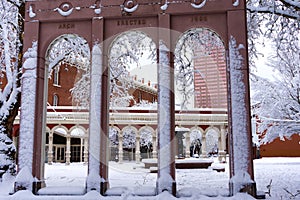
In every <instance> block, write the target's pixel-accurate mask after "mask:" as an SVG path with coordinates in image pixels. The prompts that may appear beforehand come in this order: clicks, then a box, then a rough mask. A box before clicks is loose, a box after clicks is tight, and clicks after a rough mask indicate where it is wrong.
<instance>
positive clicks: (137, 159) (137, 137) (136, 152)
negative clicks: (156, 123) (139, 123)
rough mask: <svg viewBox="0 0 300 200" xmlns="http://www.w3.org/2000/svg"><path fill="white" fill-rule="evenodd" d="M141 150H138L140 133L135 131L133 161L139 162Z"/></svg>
mask: <svg viewBox="0 0 300 200" xmlns="http://www.w3.org/2000/svg"><path fill="white" fill-rule="evenodd" d="M140 159H141V151H140V134H139V133H137V136H136V142H135V162H136V163H140Z"/></svg>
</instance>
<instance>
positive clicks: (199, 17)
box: [191, 15, 207, 22]
mask: <svg viewBox="0 0 300 200" xmlns="http://www.w3.org/2000/svg"><path fill="white" fill-rule="evenodd" d="M191 21H192V22H206V21H207V16H204V15H195V16H192V19H191Z"/></svg>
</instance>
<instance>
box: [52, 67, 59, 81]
mask: <svg viewBox="0 0 300 200" xmlns="http://www.w3.org/2000/svg"><path fill="white" fill-rule="evenodd" d="M59 68H60V67H55V68H54V71H53V85H59Z"/></svg>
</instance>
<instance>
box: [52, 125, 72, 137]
mask: <svg viewBox="0 0 300 200" xmlns="http://www.w3.org/2000/svg"><path fill="white" fill-rule="evenodd" d="M51 131H52V132H53V133H55V134H57V135H60V136H63V137H66V136H67V134H68V132H69V129H68V128H67V127H65V126H63V125H57V126H54V127H53V128H52V129H51Z"/></svg>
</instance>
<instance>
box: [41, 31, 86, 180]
mask: <svg viewBox="0 0 300 200" xmlns="http://www.w3.org/2000/svg"><path fill="white" fill-rule="evenodd" d="M45 58H46V62H45V65H46V67H45V68H46V70H45V71H46V77H47V78H48V79H45V88H46V90H45V94H44V96H45V99H46V102H47V120H46V124H47V126H50V127H52V129H51V131H50V132H48V133H47V134H46V137H47V138H46V141H47V142H48V143H47V144H46V148H47V152H46V154H45V156H46V158H45V160H47V162H46V164H45V165H46V166H45V170H46V172H45V174H46V175H47V174H48V175H47V177H46V179H45V182H46V186H59V185H57V184H55V183H53V182H51V174H52V175H53V176H55V174H54V173H53V172H55V171H57V172H58V173H59V171H60V170H61V168H68V167H69V168H70V169H76V166H77V165H81V166H83V165H84V164H86V163H87V162H88V137H87V130H86V129H87V122H88V115H87V113H88V110H89V87H90V79H89V76H90V48H89V45H88V43H87V41H86V40H85V39H84V38H82V37H80V36H79V35H76V34H64V35H60V36H59V37H57V38H56V39H54V40H53V41H52V42H51V43H50V45H49V46H48V49H47V51H46V56H45ZM47 97H48V99H47ZM68 112H72V115H69V114H67V113H68ZM82 115H84V116H85V117H78V116H82ZM57 121H61V122H60V123H59V124H60V125H59V126H55V125H56V124H57ZM53 126H54V127H53ZM74 165H76V166H74ZM83 168H84V169H85V170H83V171H81V173H83V174H85V176H86V174H87V167H86V166H83ZM47 170H50V171H52V172H51V173H50V175H49V173H48V172H47ZM64 176H65V177H66V179H65V182H63V181H62V182H60V184H67V182H68V181H69V179H72V177H71V176H73V172H72V170H66V173H65V174H64ZM52 183H53V184H54V185H51V184H52ZM84 185H85V180H82V182H81V183H80V186H84ZM62 186H63V185H62Z"/></svg>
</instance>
